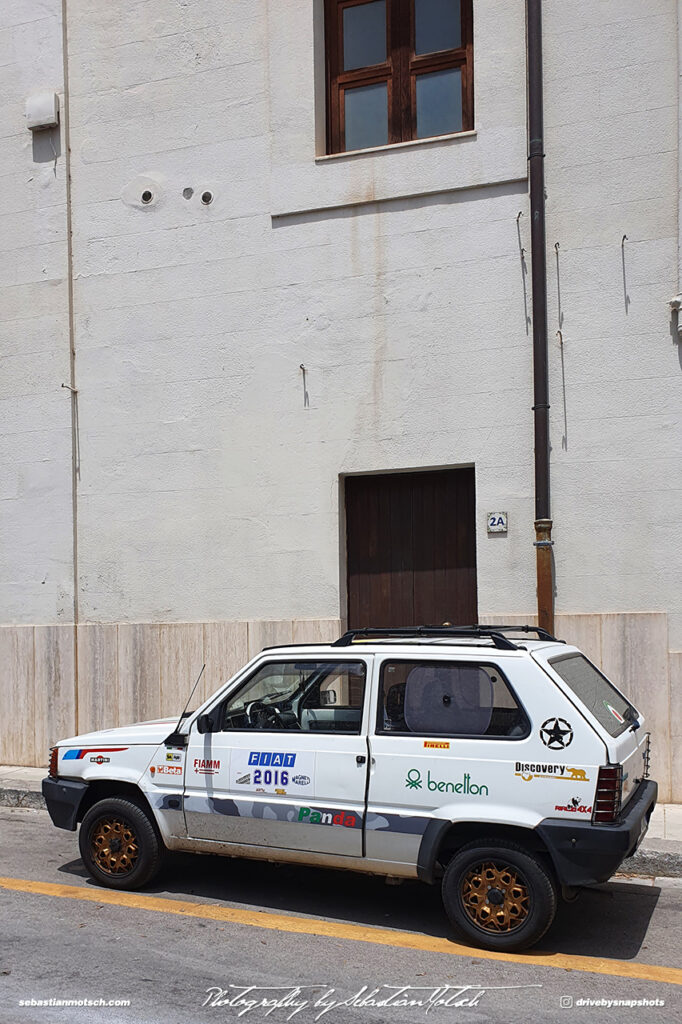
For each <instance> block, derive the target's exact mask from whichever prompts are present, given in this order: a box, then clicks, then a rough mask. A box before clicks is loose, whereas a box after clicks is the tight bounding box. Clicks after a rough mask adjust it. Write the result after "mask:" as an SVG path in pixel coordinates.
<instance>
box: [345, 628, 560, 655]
mask: <svg viewBox="0 0 682 1024" xmlns="http://www.w3.org/2000/svg"><path fill="white" fill-rule="evenodd" d="M506 632H516V633H536V634H537V636H538V639H539V640H550V641H554V642H559V641H557V640H556V637H553V636H552V634H551V633H548V632H547V630H546V629H542V628H541V627H540V626H528V625H524V626H513V625H510V626H504V625H503V626H484V625H477V626H398V627H396V628H394V629H388V628H383V627H379V628H374V627H372V626H366V627H364V628H363V629H349V630H347V631H346V632H345V633H344V634H343V636H340V637H339V639H338V640H335V641H334V643H333V644H332V645H331V646H332V647H350V646H351V644H352V643H353V642H354V641H355V640H395V641H396V643H400V642H401V641H405V640H408V639H411V638H412V637H434V638H438V637H442V638H448V639H452V640H453V641H457V640H461V639H466V638H468V637H474V638H475V639H485V640H491V641H492V642H493V644H494V646H495V647H497V648H498V649H499V650H501V651H518V650H520V648H519V646H518V644H515V643H514V642H513V641H512V640H510V639H509V637H507V636H505V635H504V634H505V633H506Z"/></svg>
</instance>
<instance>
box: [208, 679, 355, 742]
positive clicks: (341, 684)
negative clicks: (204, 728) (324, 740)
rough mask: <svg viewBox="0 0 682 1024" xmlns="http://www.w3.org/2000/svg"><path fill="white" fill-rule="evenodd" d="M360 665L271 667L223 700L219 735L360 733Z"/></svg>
mask: <svg viewBox="0 0 682 1024" xmlns="http://www.w3.org/2000/svg"><path fill="white" fill-rule="evenodd" d="M365 679H366V669H365V663H364V662H362V661H286V662H268V663H267V664H265V665H261V666H260V668H258V669H257V670H256V672H255V673H254V674H253V675H252V676H251V678H250V679H248V680H247V681H246V683H244V684H243V686H241V687H240V688H239V690H238V691H237V692H236V693H235V694H232V695H231V696H230V697H228V698H227V700H225V701H224V703H223V705H222V707H221V715H220V722H221V726H220V727H221V730H222V731H229V730H237V731H240V732H241V731H246V730H252V729H257V730H266V731H288V732H301V731H302V732H343V733H351V734H352V733H359V732H360V725H361V720H362V705H363V700H364V695H365Z"/></svg>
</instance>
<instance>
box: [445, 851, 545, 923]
mask: <svg viewBox="0 0 682 1024" xmlns="http://www.w3.org/2000/svg"><path fill="white" fill-rule="evenodd" d="M461 898H462V904H463V906H464V909H465V911H466V913H467V915H468V917H469V918H470V919H471V920H472V921H473V923H474V924H475V925H477V927H479V928H482V929H483V931H486V932H511V931H514V930H515V929H516V928H518V927H520V925H522V924H523V922H524V921H525V920H526V918H527V917H528V915H529V913H530V909H531V908H530V895H529V893H528V886H527V884H526V880H525V878H524V877H523V875H522V874H521V872H520V871H519V870H518V868H515V867H512V866H511V865H509V864H505V863H504V862H497V863H495V862H493V861H484V862H482V863H480V864H474V865H473V867H471V868H470V870H469V871H467V873H466V875H464V877H463V879H462V888H461Z"/></svg>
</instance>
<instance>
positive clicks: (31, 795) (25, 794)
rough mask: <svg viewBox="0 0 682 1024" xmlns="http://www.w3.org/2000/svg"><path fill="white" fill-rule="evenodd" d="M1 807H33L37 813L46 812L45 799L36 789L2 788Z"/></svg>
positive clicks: (0, 793)
mask: <svg viewBox="0 0 682 1024" xmlns="http://www.w3.org/2000/svg"><path fill="white" fill-rule="evenodd" d="M0 807H31V808H33V810H36V811H46V810H47V807H46V806H45V797H44V796H43V794H42V793H41V792H40V791H39V790H36V789H10V788H9V787H6V786H2V787H0Z"/></svg>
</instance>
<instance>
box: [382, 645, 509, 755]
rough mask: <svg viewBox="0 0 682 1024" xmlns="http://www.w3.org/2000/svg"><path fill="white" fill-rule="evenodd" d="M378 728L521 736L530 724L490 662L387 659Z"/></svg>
mask: <svg viewBox="0 0 682 1024" xmlns="http://www.w3.org/2000/svg"><path fill="white" fill-rule="evenodd" d="M377 731H378V732H383V733H391V732H399V733H406V732H413V733H416V734H417V735H424V736H500V737H501V736H506V737H509V738H510V739H521V738H523V737H524V736H527V735H528V731H529V724H528V719H527V718H526V715H525V713H524V712H523V709H522V708H521V707H520V706H519V705H518V704H517V702H516V700H515V699H514V695H513V694H512V692H511V691H510V690H509V688H508V687H507V685H506V683H505V681H504V680H503V679H502V677H501V675H500V672H499V670H498V669H496V668H495V667H494V666H492V665H475V664H471V663H459V664H456V663H453V662H431V663H430V664H427V663H424V662H422V663H419V662H406V661H404V662H384V664H383V666H382V669H381V683H380V690H379V708H378V718H377Z"/></svg>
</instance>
